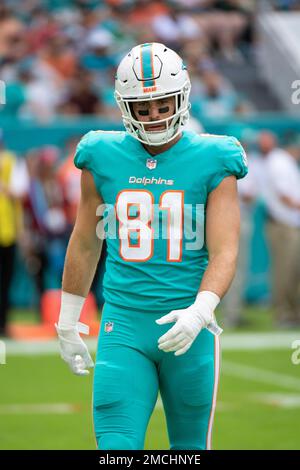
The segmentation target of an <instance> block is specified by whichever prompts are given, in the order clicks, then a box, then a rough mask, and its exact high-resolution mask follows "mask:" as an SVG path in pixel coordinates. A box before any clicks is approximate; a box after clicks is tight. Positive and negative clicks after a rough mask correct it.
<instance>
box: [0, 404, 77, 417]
mask: <svg viewBox="0 0 300 470" xmlns="http://www.w3.org/2000/svg"><path fill="white" fill-rule="evenodd" d="M78 410H79V408H78V406H76V405H73V404H71V403H35V404H34V403H22V404H8V405H0V415H3V414H5V415H6V414H10V415H11V414H14V415H15V414H17V415H20V414H30V415H32V414H60V415H61V414H70V413H75V412H76V411H78Z"/></svg>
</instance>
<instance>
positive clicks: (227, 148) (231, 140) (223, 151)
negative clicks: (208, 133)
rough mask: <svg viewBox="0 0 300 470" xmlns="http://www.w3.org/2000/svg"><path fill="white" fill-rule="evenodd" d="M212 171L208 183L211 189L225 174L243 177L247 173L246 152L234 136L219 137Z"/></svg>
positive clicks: (210, 189)
mask: <svg viewBox="0 0 300 470" xmlns="http://www.w3.org/2000/svg"><path fill="white" fill-rule="evenodd" d="M214 163H215V164H214V172H213V175H212V177H211V178H210V181H209V184H208V190H209V192H211V191H213V190H214V189H215V188H216V187H217V186H218V185H219V184H220V183H221V181H222V180H223V179H224V178H226V177H227V176H231V175H233V176H235V177H236V178H237V179H241V178H244V177H245V176H246V175H247V173H248V164H247V156H246V152H245V150H244V149H243V147H242V145H241V143H240V142H239V141H238V140H237V139H236V138H235V137H226V138H224V139H220V143H219V144H218V148H217V149H216V152H215V155H214Z"/></svg>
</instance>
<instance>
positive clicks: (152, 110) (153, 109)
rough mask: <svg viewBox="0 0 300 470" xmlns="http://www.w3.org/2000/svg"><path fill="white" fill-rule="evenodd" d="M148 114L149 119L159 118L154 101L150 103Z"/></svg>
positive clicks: (156, 119) (157, 108)
mask: <svg viewBox="0 0 300 470" xmlns="http://www.w3.org/2000/svg"><path fill="white" fill-rule="evenodd" d="M149 115H150V119H151V121H158V120H159V119H160V115H159V107H158V105H157V104H156V103H155V102H152V103H150V109H149Z"/></svg>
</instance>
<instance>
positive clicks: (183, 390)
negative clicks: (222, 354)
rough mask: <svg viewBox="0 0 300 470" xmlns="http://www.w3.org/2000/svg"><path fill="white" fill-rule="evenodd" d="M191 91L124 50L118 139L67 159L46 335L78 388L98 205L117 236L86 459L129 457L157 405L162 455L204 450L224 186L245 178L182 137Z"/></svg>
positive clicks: (153, 52) (158, 60)
mask: <svg viewBox="0 0 300 470" xmlns="http://www.w3.org/2000/svg"><path fill="white" fill-rule="evenodd" d="M190 87H191V85H190V80H189V75H188V72H187V69H186V67H185V65H184V63H183V61H182V59H181V58H180V57H179V56H178V55H177V54H176V53H175V52H174V51H172V50H170V49H169V48H168V47H166V46H164V45H163V44H158V43H151V44H142V45H139V46H136V47H134V48H133V49H132V50H131V51H130V52H129V53H128V54H127V55H126V57H124V59H123V60H122V61H121V63H120V65H119V67H118V70H117V74H116V84H115V97H116V101H117V103H118V105H119V107H120V110H121V113H122V118H123V122H124V125H125V129H126V131H125V132H102V131H91V132H89V133H88V134H86V135H85V136H84V137H83V139H82V140H81V141H80V143H79V145H78V148H77V152H76V155H75V165H76V166H77V167H78V168H80V169H81V170H82V178H81V201H80V206H79V211H78V216H77V220H76V224H75V227H74V231H73V233H72V236H71V239H70V242H69V246H68V251H67V256H66V261H65V269H64V276H63V286H62V305H61V312H60V317H59V322H58V325H57V332H58V336H59V342H60V348H61V354H62V357H63V359H64V360H65V361H66V362H67V363H68V364H69V365H70V367H71V369H72V371H73V372H75V373H76V374H79V375H86V374H87V373H88V368H90V367H92V366H93V361H92V359H91V356H90V355H89V353H88V350H87V348H86V346H85V344H84V342H83V341H82V339H81V337H80V335H79V331H78V325H77V322H78V320H79V317H80V313H81V310H82V307H83V304H84V301H85V298H86V296H87V294H88V292H89V289H90V285H91V282H92V279H93V276H94V273H95V269H96V266H97V262H98V259H99V255H100V250H101V240H100V239H99V237H98V236H97V235H96V227H97V224H98V222H99V217H98V216H97V215H96V211H97V208H98V207H99V206H101V204H103V203H105V204H106V207H107V208H108V209H107V210H108V212H111V213H112V214H115V217H116V225H117V231H116V236H113V234H111V235H110V234H109V233H108V232H107V233H106V241H107V260H106V272H105V278H104V282H103V288H104V298H105V305H104V309H103V312H102V321H101V328H100V333H99V344H98V350H97V356H96V364H95V374H94V393H93V413H94V430H95V435H96V439H97V445H98V448H99V449H106V450H108V449H109V450H110V449H142V448H143V446H144V438H145V432H146V428H147V425H148V423H149V419H150V417H151V414H152V412H153V409H154V406H155V403H156V400H157V396H158V392H159V391H160V394H161V398H162V402H163V406H164V411H165V414H166V420H167V427H168V435H169V440H170V447H171V449H209V448H210V447H211V433H212V424H213V417H214V410H215V404H216V397H217V387H218V376H219V339H218V336H217V335H215V334H212V333H211V331H209V329H210V330H211V326H212V324H213V323H214V310H215V308H216V307H217V305H218V304H219V301H220V299H221V298H222V296H223V295H224V294H225V292H226V291H227V289H228V287H229V285H230V283H231V281H232V278H233V276H234V271H235V263H236V258H237V252H238V239H239V206H238V197H237V188H236V186H237V185H236V179H237V178H242V177H244V176H245V175H246V173H247V165H246V158H245V153H244V151H243V148H242V147H241V145H240V144H239V142H238V141H237V140H236V139H235V138H233V137H227V136H212V135H204V134H200V135H197V134H196V133H194V132H188V131H184V126H185V124H186V123H187V121H188V118H189V107H190V105H189V93H190ZM98 211H99V209H98ZM97 213H99V212H97ZM194 226H196V230H193V227H194ZM112 232H113V231H112ZM191 235H192V236H191ZM193 236H194V240H193V239H192V238H193ZM208 328H209V329H208ZM215 333H218V330H217V329H216V331H215Z"/></svg>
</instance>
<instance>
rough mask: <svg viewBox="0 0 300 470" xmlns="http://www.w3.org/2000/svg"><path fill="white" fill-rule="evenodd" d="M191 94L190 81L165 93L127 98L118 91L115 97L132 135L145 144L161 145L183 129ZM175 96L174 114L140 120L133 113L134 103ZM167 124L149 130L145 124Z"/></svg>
mask: <svg viewBox="0 0 300 470" xmlns="http://www.w3.org/2000/svg"><path fill="white" fill-rule="evenodd" d="M189 94H190V83H189V82H186V83H185V85H184V86H183V87H182V89H181V90H178V91H174V92H170V93H164V94H153V93H152V94H149V95H146V96H142V97H137V98H132V97H130V98H126V97H123V96H121V95H120V94H119V93H118V92H117V91H116V93H115V97H116V100H117V103H118V106H119V108H120V109H121V112H122V118H123V122H124V126H125V128H126V131H127V132H128V133H129V134H130V135H132V136H133V137H134V138H135V139H137V140H139V141H140V142H142V143H143V144H146V145H153V146H160V145H164V144H166V143H168V142H170V141H171V140H173V139H174V138H175V137H177V136H178V135H179V134H180V132H181V131H182V129H183V127H184V126H185V124H186V123H187V121H188V119H189V109H190V103H189ZM172 96H174V97H175V112H174V114H173V115H172V116H169V117H167V118H164V119H160V120H157V121H148V122H145V121H139V120H138V119H137V118H136V116H135V115H134V113H133V110H132V103H134V102H138V101H140V102H144V101H150V100H158V99H164V98H169V97H172ZM162 124H165V126H166V128H165V129H164V130H161V131H156V132H155V131H147V130H146V128H145V126H149V125H162Z"/></svg>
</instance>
